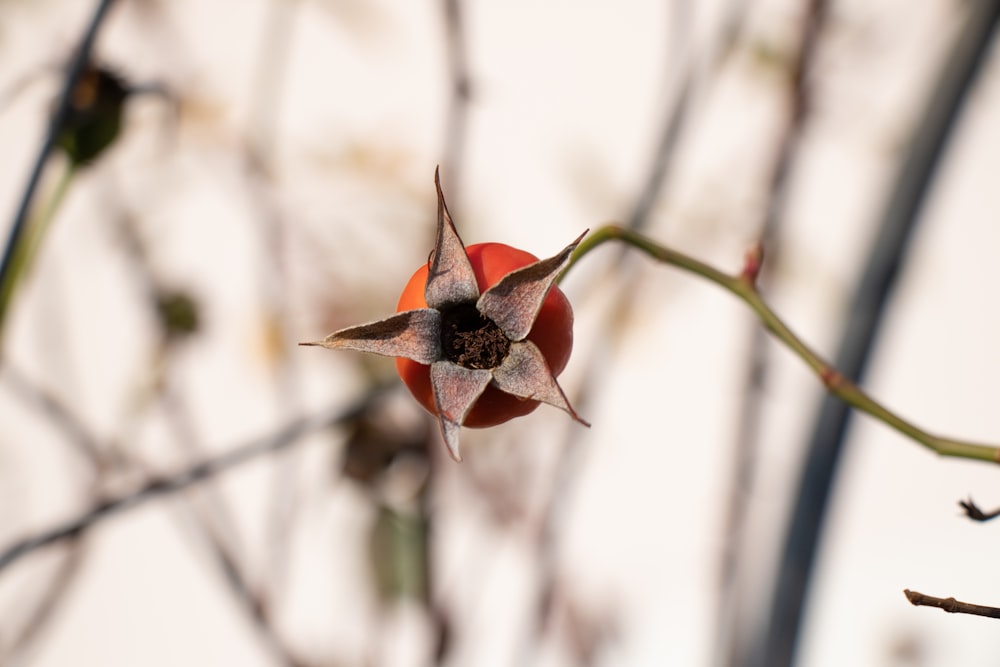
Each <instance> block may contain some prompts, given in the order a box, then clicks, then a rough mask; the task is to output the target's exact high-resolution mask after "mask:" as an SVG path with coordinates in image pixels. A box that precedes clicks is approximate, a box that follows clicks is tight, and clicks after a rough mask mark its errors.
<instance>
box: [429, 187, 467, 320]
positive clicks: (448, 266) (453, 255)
mask: <svg viewBox="0 0 1000 667" xmlns="http://www.w3.org/2000/svg"><path fill="white" fill-rule="evenodd" d="M434 186H435V187H436V188H437V198H438V225H437V238H436V240H435V242H434V251H433V254H432V256H431V260H430V267H429V270H428V275H427V286H426V287H425V288H424V301H426V302H427V305H428V306H430V307H431V308H441V307H443V306H449V305H453V304H456V303H465V302H471V301H475V300H476V299H478V298H479V285H478V283H477V282H476V274H475V272H474V271H473V270H472V263H471V262H470V261H469V256H468V255H467V254H466V252H465V246H464V245H463V244H462V239H461V238H459V236H458V231H457V230H456V229H455V223H454V222H452V220H451V214H450V213H448V205H447V204H446V203H445V201H444V193H443V192H441V179H440V177H439V173H438V171H435V172H434Z"/></svg>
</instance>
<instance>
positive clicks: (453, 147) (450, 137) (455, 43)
mask: <svg viewBox="0 0 1000 667" xmlns="http://www.w3.org/2000/svg"><path fill="white" fill-rule="evenodd" d="M441 1H442V8H443V10H444V26H445V42H446V45H447V53H448V75H449V78H450V87H451V95H450V99H449V101H448V112H447V116H446V117H445V145H444V159H443V162H444V164H443V165H442V169H441V170H442V171H443V172H444V176H445V179H446V180H447V181H448V183H449V184H450V185H449V188H450V189H451V191H452V193H455V192H458V190H459V186H460V184H461V176H462V156H463V154H464V152H465V135H466V126H467V125H468V116H469V100H470V98H471V96H472V83H471V75H470V74H469V63H468V56H467V49H466V43H465V27H464V23H463V20H462V11H463V10H462V5H461V0H441ZM453 199H454V197H453Z"/></svg>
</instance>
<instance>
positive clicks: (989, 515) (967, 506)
mask: <svg viewBox="0 0 1000 667" xmlns="http://www.w3.org/2000/svg"><path fill="white" fill-rule="evenodd" d="M958 504H959V505H961V506H962V509H963V510H965V516H967V517H969V518H970V519H972V520H973V521H979V522H984V521H990V520H991V519H995V518H997V517H998V516H1000V508H997V509H995V510H993V511H992V512H984V511H983V510H981V509H979V505H977V504H976V503H974V502H972V498H969V499H968V500H960V501H958Z"/></svg>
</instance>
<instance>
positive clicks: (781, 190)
mask: <svg viewBox="0 0 1000 667" xmlns="http://www.w3.org/2000/svg"><path fill="white" fill-rule="evenodd" d="M828 10H829V2H828V1H827V0H807V7H806V11H805V16H804V18H803V20H802V23H801V26H800V29H799V37H798V46H797V53H796V54H795V56H794V59H793V61H792V63H791V66H790V68H789V72H788V84H787V92H786V99H785V106H786V108H785V111H784V128H783V130H782V134H781V136H780V138H779V139H778V147H777V151H776V153H775V156H774V162H773V164H772V167H771V173H770V179H769V183H768V198H767V204H766V208H765V211H764V219H763V224H762V225H761V230H760V235H759V237H758V241H759V242H760V244H761V245H762V247H765V248H767V252H768V256H769V257H770V258H771V259H772V260H773V259H774V258H775V257H777V255H778V254H779V253H780V246H779V244H778V239H779V231H780V228H781V225H782V222H783V221H784V216H785V209H786V207H787V202H788V197H789V192H790V180H791V175H792V173H793V172H794V170H795V166H796V163H797V161H798V156H799V153H800V150H801V147H802V139H803V136H804V135H805V128H806V123H807V120H808V117H809V108H810V105H811V101H810V97H811V95H810V93H811V90H810V85H809V75H810V73H811V71H812V66H813V61H814V58H815V54H816V50H817V46H818V44H819V42H820V37H821V35H822V31H823V26H824V25H825V23H826V17H827V14H828ZM768 351H769V348H768V347H767V335H766V333H765V331H764V330H763V329H762V328H760V327H756V326H755V327H753V329H752V331H751V333H750V351H749V354H748V359H747V365H746V369H745V371H744V373H745V375H744V379H743V391H742V392H741V393H740V395H741V396H742V402H741V405H740V408H739V413H738V415H737V420H736V430H735V435H734V438H733V444H732V455H731V457H730V460H731V461H732V463H731V466H730V470H731V472H730V481H729V484H728V488H729V498H728V506H727V509H726V517H725V524H724V526H723V533H722V541H723V545H724V547H723V552H722V558H721V563H720V567H719V573H720V576H719V608H718V609H719V617H720V624H719V629H718V632H719V638H718V641H717V642H716V647H717V648H716V650H717V652H718V655H720V656H723V657H722V658H721V660H719V661H718V662H719V664H725V665H738V664H740V663H742V662H743V660H745V655H744V653H745V650H746V646H745V640H746V639H747V637H746V636H745V634H744V633H743V628H742V627H741V625H742V624H741V620H742V619H741V618H739V617H738V616H737V614H738V613H739V610H740V608H741V607H740V605H739V604H738V603H737V596H738V595H739V591H738V590H737V589H738V581H737V580H738V573H739V553H740V546H741V544H742V540H743V533H744V528H745V524H746V514H747V510H748V503H747V496H748V494H749V488H750V485H751V484H752V481H753V479H754V477H755V461H756V460H757V453H758V451H759V449H760V435H761V433H760V422H761V417H762V413H763V397H764V387H765V385H766V384H767V378H768V367H769V354H768Z"/></svg>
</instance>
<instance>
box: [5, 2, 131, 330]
mask: <svg viewBox="0 0 1000 667" xmlns="http://www.w3.org/2000/svg"><path fill="white" fill-rule="evenodd" d="M112 4H113V0H99V1H98V3H97V7H96V8H95V10H94V14H93V16H92V17H91V19H90V23H89V24H87V28H86V30H85V31H84V33H83V37H81V39H80V43H79V45H78V46H77V48H76V52H75V54H74V56H73V59H72V60H71V61H70V63H69V65H68V66H67V68H66V79H65V81H64V82H63V87H62V91H61V92H60V94H59V98H58V100H57V102H56V107H55V113H53V114H52V118H51V120H50V121H49V127H48V130H47V131H46V133H45V137H44V139H43V140H42V147H41V148H40V149H39V151H38V157H37V158H36V159H35V164H34V166H33V167H32V170H31V175H30V176H29V177H28V184H27V186H26V187H25V189H24V194H23V196H22V197H21V203H20V205H19V206H18V209H17V212H16V213H15V215H14V222H13V224H12V225H11V228H10V234H9V235H8V237H7V244H6V245H5V246H4V250H3V256H2V258H0V332H2V330H3V324H4V321H5V319H6V314H7V309H8V308H9V307H10V301H11V299H12V297H13V292H14V282H15V281H16V279H17V271H16V269H17V266H18V263H17V262H16V261H15V260H16V259H17V256H18V254H19V253H20V252H22V251H21V250H20V248H21V247H22V244H23V242H24V239H25V232H26V231H27V225H28V218H29V214H30V212H31V205H32V202H33V200H34V197H35V191H36V190H37V189H38V184H39V183H40V182H41V178H42V172H43V171H44V169H45V164H46V162H47V161H48V157H49V154H50V153H51V152H52V149H53V147H54V146H55V143H56V139H57V138H58V136H59V132H60V130H61V129H62V127H63V126H64V125H65V124H66V121H67V119H68V118H69V116H70V114H71V112H72V107H73V104H72V100H73V91H74V89H75V88H76V84H77V81H78V80H79V79H80V75H81V74H82V73H83V72H84V70H85V69H86V68H87V65H88V63H89V62H90V53H91V50H92V48H93V45H94V41H95V40H96V38H97V31H98V29H99V28H100V27H101V25H102V24H103V22H104V18H105V17H106V16H107V12H108V10H109V9H110V8H111V5H112Z"/></svg>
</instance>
